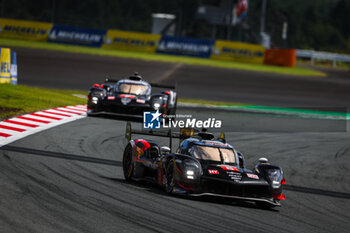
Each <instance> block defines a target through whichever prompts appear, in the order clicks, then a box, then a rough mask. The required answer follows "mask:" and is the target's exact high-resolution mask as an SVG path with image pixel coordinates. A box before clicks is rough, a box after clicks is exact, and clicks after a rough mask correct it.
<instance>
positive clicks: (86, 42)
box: [48, 25, 106, 47]
mask: <svg viewBox="0 0 350 233" xmlns="http://www.w3.org/2000/svg"><path fill="white" fill-rule="evenodd" d="M105 35H106V30H104V29H103V30H100V29H89V28H80V27H70V26H60V25H54V26H53V27H52V29H51V31H50V33H49V35H48V41H49V42H55V43H62V44H75V45H83V46H92V47H101V46H102V43H103V39H104V37H105Z"/></svg>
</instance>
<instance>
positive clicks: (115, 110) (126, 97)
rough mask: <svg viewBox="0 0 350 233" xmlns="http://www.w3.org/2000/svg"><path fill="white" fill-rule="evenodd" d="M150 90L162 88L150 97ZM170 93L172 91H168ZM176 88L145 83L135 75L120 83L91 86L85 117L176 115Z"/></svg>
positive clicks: (108, 79) (119, 81)
mask: <svg viewBox="0 0 350 233" xmlns="http://www.w3.org/2000/svg"><path fill="white" fill-rule="evenodd" d="M152 87H156V88H165V89H167V90H163V91H161V92H160V93H156V94H152V93H151V92H152ZM171 89H173V90H171ZM174 89H176V86H175V85H174V86H171V85H162V84H155V83H148V82H146V81H144V80H142V77H141V76H140V75H139V74H138V73H137V72H136V73H135V74H134V75H132V76H130V77H128V78H125V79H121V80H112V79H110V78H107V79H106V82H105V83H104V84H101V85H100V84H94V85H93V86H92V87H91V88H90V91H89V94H88V101H87V108H88V111H87V114H88V115H97V114H112V115H119V116H127V117H128V116H132V117H135V116H142V114H143V112H145V111H157V110H158V111H159V112H160V113H162V114H166V115H175V112H176V105H177V96H176V92H175V91H174Z"/></svg>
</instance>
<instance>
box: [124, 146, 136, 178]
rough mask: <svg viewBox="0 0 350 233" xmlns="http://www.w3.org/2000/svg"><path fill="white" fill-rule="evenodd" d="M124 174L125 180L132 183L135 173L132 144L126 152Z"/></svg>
mask: <svg viewBox="0 0 350 233" xmlns="http://www.w3.org/2000/svg"><path fill="white" fill-rule="evenodd" d="M123 172H124V178H125V180H126V181H130V180H131V179H132V176H133V173H134V164H133V162H132V148H131V145H130V144H128V145H127V146H126V148H125V150H124V155H123Z"/></svg>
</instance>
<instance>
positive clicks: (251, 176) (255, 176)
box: [247, 173, 259, 180]
mask: <svg viewBox="0 0 350 233" xmlns="http://www.w3.org/2000/svg"><path fill="white" fill-rule="evenodd" d="M247 176H248V177H249V178H252V179H256V180H258V179H259V176H257V175H255V174H250V173H247Z"/></svg>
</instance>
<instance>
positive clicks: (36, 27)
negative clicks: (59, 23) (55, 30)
mask: <svg viewBox="0 0 350 233" xmlns="http://www.w3.org/2000/svg"><path fill="white" fill-rule="evenodd" d="M52 26H53V24H52V23H42V22H34V21H25V20H15V19H3V18H0V37H5V38H15V39H24V40H36V41H46V40H47V36H48V34H49V31H50V30H51V28H52Z"/></svg>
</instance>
